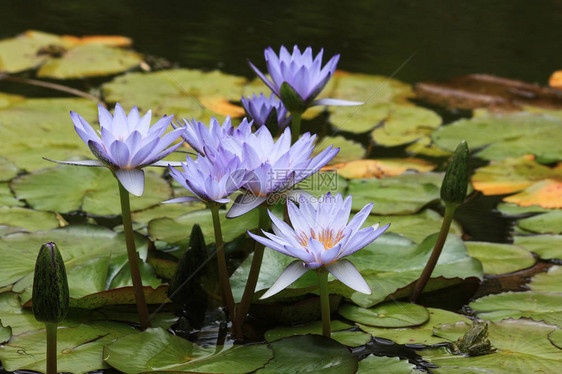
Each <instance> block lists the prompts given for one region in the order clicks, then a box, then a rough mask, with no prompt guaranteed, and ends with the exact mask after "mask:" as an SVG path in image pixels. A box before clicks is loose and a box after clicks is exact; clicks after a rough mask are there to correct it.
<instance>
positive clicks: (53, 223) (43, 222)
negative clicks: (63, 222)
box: [0, 206, 59, 251]
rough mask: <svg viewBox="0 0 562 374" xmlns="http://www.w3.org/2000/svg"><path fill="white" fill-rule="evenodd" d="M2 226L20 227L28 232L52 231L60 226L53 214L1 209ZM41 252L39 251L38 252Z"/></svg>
mask: <svg viewBox="0 0 562 374" xmlns="http://www.w3.org/2000/svg"><path fill="white" fill-rule="evenodd" d="M0 225H6V226H12V227H19V228H22V229H24V230H28V231H37V230H50V229H54V228H56V227H58V226H59V221H58V219H57V218H56V217H55V215H54V214H53V213H50V212H38V211H36V210H32V209H26V208H20V207H6V206H2V207H0ZM37 251H39V250H37Z"/></svg>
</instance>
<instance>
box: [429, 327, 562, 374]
mask: <svg viewBox="0 0 562 374" xmlns="http://www.w3.org/2000/svg"><path fill="white" fill-rule="evenodd" d="M445 327H446V326H445ZM554 329H555V328H554V327H553V326H549V325H546V324H544V323H540V322H535V321H529V320H505V321H502V322H499V323H490V324H489V338H490V341H491V342H492V345H493V346H494V347H495V348H496V349H497V350H496V352H494V353H491V354H487V355H483V356H476V357H464V356H458V355H452V354H451V353H450V352H448V351H447V350H446V349H445V348H440V349H428V350H424V351H421V352H418V353H421V354H422V356H423V359H424V360H427V361H429V362H431V363H432V364H435V365H437V366H439V368H437V369H433V368H432V369H431V371H432V372H435V373H439V374H445V373H447V374H448V373H475V374H480V373H495V374H511V373H541V372H542V373H557V372H559V371H560V369H562V356H561V354H560V349H558V348H556V347H555V346H554V345H553V344H551V343H550V341H549V340H548V339H547V335H548V334H549V333H550V332H551V331H552V330H554Z"/></svg>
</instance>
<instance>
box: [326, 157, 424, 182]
mask: <svg viewBox="0 0 562 374" xmlns="http://www.w3.org/2000/svg"><path fill="white" fill-rule="evenodd" d="M330 169H337V172H338V174H339V175H340V176H342V177H344V178H347V179H361V178H385V177H392V176H396V175H399V174H402V173H404V172H406V171H407V170H416V171H419V172H426V171H430V170H433V169H435V165H433V164H431V163H429V162H428V161H425V160H422V159H416V158H406V159H381V160H355V161H350V162H343V163H340V164H335V165H332V166H330Z"/></svg>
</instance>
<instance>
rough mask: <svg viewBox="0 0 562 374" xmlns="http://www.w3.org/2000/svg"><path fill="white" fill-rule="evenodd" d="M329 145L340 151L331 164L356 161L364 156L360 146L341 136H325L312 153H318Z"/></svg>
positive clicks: (363, 149) (363, 150)
mask: <svg viewBox="0 0 562 374" xmlns="http://www.w3.org/2000/svg"><path fill="white" fill-rule="evenodd" d="M330 145H333V146H334V148H339V149H340V151H339V152H338V154H337V155H336V156H335V157H334V158H333V159H332V161H330V162H331V163H338V162H347V161H352V160H357V159H361V158H363V157H364V156H365V148H363V146H362V145H361V144H359V143H356V142H354V141H352V140H348V139H346V138H344V137H343V136H327V137H325V138H323V139H322V140H321V141H320V142H319V143H318V144H316V147H315V148H314V151H315V153H320V152H321V151H323V150H324V149H326V148H327V147H328V146H330Z"/></svg>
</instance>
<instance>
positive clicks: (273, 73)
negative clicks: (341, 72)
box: [249, 45, 362, 114]
mask: <svg viewBox="0 0 562 374" xmlns="http://www.w3.org/2000/svg"><path fill="white" fill-rule="evenodd" d="M323 54H324V50H323V49H321V50H320V52H319V53H318V54H317V55H316V57H314V58H313V55H312V48H310V47H307V48H306V49H305V50H304V52H302V53H301V51H300V49H299V47H298V46H296V45H295V46H294V47H293V53H292V54H290V53H289V51H288V50H287V48H285V46H281V50H280V51H279V56H277V54H276V53H275V52H274V51H273V49H272V48H271V47H268V48H267V49H266V50H265V51H264V56H265V62H266V65H267V71H268V73H269V75H270V77H271V80H270V79H268V78H267V77H266V75H265V74H263V73H262V72H261V71H260V70H259V69H258V68H256V67H255V66H254V64H252V62H250V61H249V64H250V66H251V67H252V69H254V71H255V72H256V73H257V74H258V76H259V77H260V78H261V80H263V81H264V83H265V84H266V85H267V86H268V87H269V88H270V89H271V91H272V92H273V93H274V94H275V95H277V97H279V98H280V99H281V101H283V104H284V105H285V107H286V108H287V109H288V110H289V111H290V112H291V113H292V114H295V113H303V112H304V111H305V110H306V108H308V107H310V106H313V105H360V104H362V103H359V102H355V101H347V100H337V99H320V100H316V101H314V99H315V98H316V96H318V94H319V93H320V91H322V89H323V88H324V87H325V86H326V84H327V83H328V81H329V80H330V78H331V77H332V75H334V72H335V70H336V66H337V64H338V61H339V58H340V55H339V54H337V55H335V56H333V57H332V58H331V59H330V60H329V61H328V62H327V63H326V64H325V65H324V67H322V56H323Z"/></svg>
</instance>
